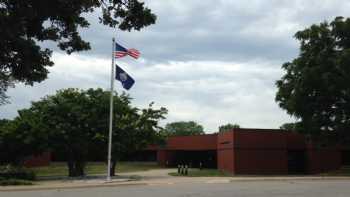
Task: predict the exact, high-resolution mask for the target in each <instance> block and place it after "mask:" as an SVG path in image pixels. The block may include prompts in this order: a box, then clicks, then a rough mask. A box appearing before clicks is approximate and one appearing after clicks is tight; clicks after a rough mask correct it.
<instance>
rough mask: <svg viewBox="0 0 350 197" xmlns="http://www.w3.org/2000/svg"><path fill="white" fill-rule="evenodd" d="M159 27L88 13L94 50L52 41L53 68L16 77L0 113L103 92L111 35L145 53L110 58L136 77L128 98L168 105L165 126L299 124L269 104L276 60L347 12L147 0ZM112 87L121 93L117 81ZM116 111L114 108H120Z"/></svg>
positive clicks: (340, 2) (336, 4) (289, 56)
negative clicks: (102, 20)
mask: <svg viewBox="0 0 350 197" xmlns="http://www.w3.org/2000/svg"><path fill="white" fill-rule="evenodd" d="M145 4H146V5H147V7H149V8H150V9H151V10H152V11H153V12H154V13H155V14H156V15H157V21H156V24H154V25H152V26H149V27H146V28H144V29H143V30H141V31H132V32H122V31H120V30H116V29H112V28H109V27H106V26H103V25H101V24H99V23H98V19H97V17H98V16H99V12H98V11H96V12H94V13H91V14H89V15H86V17H87V18H88V20H89V22H90V23H91V25H90V27H89V28H88V29H81V30H80V33H81V35H82V37H83V39H85V40H87V41H89V42H90V44H91V47H92V49H91V50H90V51H86V52H79V53H74V54H72V55H67V54H66V53H64V52H62V51H60V50H58V49H57V47H55V46H54V45H53V44H52V43H43V44H42V45H43V46H47V47H50V48H51V49H52V50H53V51H54V52H53V56H52V60H53V62H54V63H55V65H54V66H53V67H52V68H50V69H49V71H50V74H49V75H48V79H47V80H45V81H43V82H41V83H36V84H34V86H33V87H31V86H25V85H23V84H17V85H16V87H15V88H12V89H10V90H9V91H8V95H9V96H10V97H11V98H10V101H11V104H7V105H3V106H0V118H13V117H15V116H16V115H17V110H19V109H23V108H27V107H29V106H30V104H31V101H38V100H39V99H40V98H42V97H44V96H46V95H48V94H54V93H55V92H56V91H57V90H59V89H62V88H69V87H74V88H81V89H87V88H97V87H101V88H104V89H109V86H110V69H111V48H112V45H111V39H112V37H115V38H116V40H117V42H119V43H120V44H121V45H124V46H125V47H128V48H136V49H138V50H139V51H140V52H141V58H139V59H138V60H136V61H135V60H134V59H132V58H129V57H126V58H123V59H117V60H116V63H117V64H118V65H119V66H120V67H122V68H123V69H124V70H125V71H126V72H128V73H129V74H130V75H131V76H132V77H133V78H134V79H135V81H136V83H135V85H134V86H133V87H132V89H131V90H130V91H128V93H129V94H130V96H131V97H132V98H133V101H132V103H133V105H135V106H137V107H140V108H144V107H147V106H148V104H149V103H150V102H152V101H154V102H155V106H156V107H161V106H163V107H166V108H167V109H168V110H169V113H168V115H167V119H166V120H164V121H162V123H161V124H162V125H164V124H166V123H168V122H173V121H189V120H193V121H196V122H198V123H199V124H201V125H203V126H204V130H205V131H206V132H207V133H212V132H216V131H217V130H218V127H219V126H220V125H222V124H226V123H238V124H239V125H240V126H241V127H243V128H279V126H280V125H282V124H283V123H286V122H293V121H295V120H294V119H293V118H292V117H290V116H289V115H287V113H286V112H285V111H283V110H282V109H280V108H279V106H278V104H277V103H276V102H275V100H274V99H275V95H276V91H277V88H276V86H275V82H276V80H278V79H280V78H281V77H282V76H283V74H284V72H283V70H282V69H281V65H282V64H283V63H284V62H288V61H291V60H293V58H296V57H297V56H298V47H299V43H298V41H297V40H295V38H294V37H293V36H294V34H295V32H297V31H299V30H303V29H305V28H306V27H308V26H310V25H312V24H318V23H320V22H323V21H331V20H333V19H334V18H335V17H336V16H344V17H348V15H347V14H348V11H349V10H350V1H348V0H308V1H305V0H295V1H292V0H268V1H266V0H249V1H244V0H217V1H212V0H189V1H181V0H162V1H154V0H153V1H152V0H147V1H145ZM115 87H116V89H115V90H116V91H117V92H119V93H120V92H122V91H124V90H123V88H122V87H121V85H120V83H119V82H118V81H115ZM116 110H118V109H116Z"/></svg>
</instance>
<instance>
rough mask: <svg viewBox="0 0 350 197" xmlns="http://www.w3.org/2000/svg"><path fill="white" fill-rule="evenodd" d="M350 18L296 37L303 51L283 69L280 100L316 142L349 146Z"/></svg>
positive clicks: (315, 28) (283, 106)
mask: <svg viewBox="0 0 350 197" xmlns="http://www.w3.org/2000/svg"><path fill="white" fill-rule="evenodd" d="M349 32H350V19H349V18H347V19H344V18H343V17H337V18H335V19H334V20H333V21H332V22H330V23H328V22H323V23H320V24H317V25H312V26H311V27H309V28H306V29H304V30H302V31H298V32H297V33H296V34H295V38H296V39H297V40H299V41H300V52H299V55H298V57H297V58H295V59H294V60H293V61H292V62H286V63H284V64H283V66H282V68H283V70H284V71H285V74H284V75H283V77H282V78H281V79H280V80H278V81H277V82H276V85H277V88H278V91H277V94H276V101H277V103H278V104H279V106H280V107H281V108H282V109H284V110H286V111H287V112H288V114H290V115H292V116H294V117H296V118H297V119H299V120H300V125H299V126H300V128H302V130H303V131H304V132H306V133H307V134H309V135H310V136H311V137H312V138H313V139H314V140H315V141H318V140H321V141H328V142H330V140H332V141H333V142H337V143H340V142H346V143H349V131H350V85H349V84H350V33H349Z"/></svg>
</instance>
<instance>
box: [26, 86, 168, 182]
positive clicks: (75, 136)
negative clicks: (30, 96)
mask: <svg viewBox="0 0 350 197" xmlns="http://www.w3.org/2000/svg"><path fill="white" fill-rule="evenodd" d="M109 99H110V92H108V91H103V90H102V89H88V90H78V89H72V88H70V89H64V90H60V91H58V92H57V93H56V94H55V95H51V96H47V97H45V98H43V99H42V100H40V101H37V102H33V103H32V106H31V108H30V109H29V110H30V111H31V112H32V113H34V115H33V116H35V117H38V118H39V119H40V120H41V123H40V125H41V129H42V130H45V132H46V133H47V136H48V140H46V141H47V142H48V144H49V148H50V149H51V150H53V151H55V152H58V153H61V154H64V155H66V157H67V165H68V169H69V176H82V175H84V174H85V173H84V169H85V165H86V162H87V158H88V156H89V154H91V153H94V154H96V153H100V154H103V155H107V153H106V151H107V141H108V125H109ZM130 100H131V98H130V97H129V96H128V95H126V94H121V95H119V96H118V95H115V96H114V103H113V105H114V109H115V111H114V117H113V119H114V123H115V124H113V138H114V140H113V154H112V159H113V160H112V161H113V173H114V167H115V163H116V161H118V160H119V159H120V158H122V157H124V156H125V155H127V154H130V153H131V152H133V151H136V150H139V149H142V148H145V147H146V146H147V145H148V144H149V143H153V142H154V141H155V140H156V138H157V137H158V134H157V132H158V130H157V129H158V128H159V126H158V121H159V120H160V119H162V118H164V115H165V114H166V112H167V111H166V109H165V108H160V109H152V105H150V106H149V108H147V109H143V110H140V109H138V108H136V107H132V106H131V104H130ZM105 159H106V158H105Z"/></svg>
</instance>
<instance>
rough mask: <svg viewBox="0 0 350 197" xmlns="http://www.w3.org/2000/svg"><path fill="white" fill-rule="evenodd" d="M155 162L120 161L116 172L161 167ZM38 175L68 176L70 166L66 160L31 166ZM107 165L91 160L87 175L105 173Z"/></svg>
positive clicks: (87, 167)
mask: <svg viewBox="0 0 350 197" xmlns="http://www.w3.org/2000/svg"><path fill="white" fill-rule="evenodd" d="M159 168H161V167H160V166H158V165H157V163H154V162H119V163H117V169H116V173H121V172H137V171H146V170H151V169H159ZM30 170H33V171H34V172H35V173H36V175H37V176H38V177H47V176H68V168H67V164H66V163H65V162H51V164H50V166H44V167H35V168H30ZM106 170H107V165H106V164H105V163H104V162H89V163H88V164H87V166H86V171H85V173H86V175H96V174H105V173H106Z"/></svg>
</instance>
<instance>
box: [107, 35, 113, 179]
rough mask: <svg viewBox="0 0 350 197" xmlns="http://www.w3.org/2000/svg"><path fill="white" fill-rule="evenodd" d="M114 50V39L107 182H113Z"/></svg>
mask: <svg viewBox="0 0 350 197" xmlns="http://www.w3.org/2000/svg"><path fill="white" fill-rule="evenodd" d="M114 48H115V40H114V38H112V68H111V98H110V106H109V137H108V169H107V181H110V180H111V159H112V131H113V90H114V58H115V57H114V56H115V54H114Z"/></svg>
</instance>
